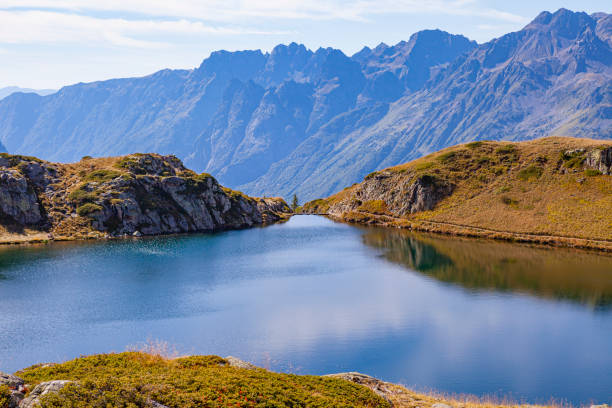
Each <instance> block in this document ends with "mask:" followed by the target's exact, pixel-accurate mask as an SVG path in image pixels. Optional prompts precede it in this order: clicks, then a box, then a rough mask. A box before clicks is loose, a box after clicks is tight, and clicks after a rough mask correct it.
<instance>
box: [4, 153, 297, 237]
mask: <svg viewBox="0 0 612 408" xmlns="http://www.w3.org/2000/svg"><path fill="white" fill-rule="evenodd" d="M290 214H291V209H290V208H289V206H288V205H287V203H285V201H284V200H283V199H281V198H254V197H249V196H247V195H245V194H242V193H240V192H238V191H234V190H231V189H228V188H225V187H223V186H221V185H220V184H219V183H218V182H217V181H216V180H215V179H214V177H212V176H211V175H209V174H204V173H203V174H196V173H195V172H193V171H191V170H189V169H187V168H185V166H183V164H182V162H181V161H180V160H178V159H177V158H176V157H174V156H161V155H157V154H133V155H128V156H122V157H114V158H100V159H94V158H89V157H85V158H83V159H82V160H81V161H80V162H78V163H72V164H61V163H50V162H45V161H43V160H39V159H37V158H34V157H26V156H19V155H8V154H1V155H0V227H1V229H2V231H1V232H0V243H28V242H29V243H35V242H47V241H66V240H78V239H100V238H106V239H109V238H118V237H127V236H134V237H140V236H145V235H162V234H177V233H189V232H206V231H220V230H227V229H241V228H249V227H253V226H258V225H266V224H271V223H274V222H278V221H282V220H285V219H287V218H288V217H289V216H290Z"/></svg>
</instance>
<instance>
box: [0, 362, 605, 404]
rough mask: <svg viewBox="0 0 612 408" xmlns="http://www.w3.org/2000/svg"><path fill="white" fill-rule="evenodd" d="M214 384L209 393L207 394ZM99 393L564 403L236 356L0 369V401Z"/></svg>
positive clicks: (61, 400) (255, 399)
mask: <svg viewBox="0 0 612 408" xmlns="http://www.w3.org/2000/svg"><path fill="white" fill-rule="evenodd" d="M142 370H147V371H149V374H150V375H148V376H147V378H148V379H147V380H146V381H144V380H141V379H140V375H141V371H142ZM108 376H114V377H115V381H112V382H111V381H109V378H107V377H108ZM211 376H214V378H215V380H212V378H213V377H211ZM177 377H180V381H179V380H177V379H176V378H177ZM205 380H206V381H209V382H210V381H212V382H214V384H210V383H209V382H206V381H205ZM147 381H148V382H147ZM182 381H185V382H188V383H189V387H187V386H185V387H184V388H183V385H184V384H183V382H182ZM279 382H280V383H282V384H283V386H282V388H278V384H277V383H279ZM238 383H239V385H237V384H238ZM128 384H129V385H128ZM194 387H195V390H194ZM210 389H212V390H213V394H212V395H209V394H210V391H211V390H210ZM196 392H197V394H198V395H200V394H201V395H204V397H199V398H198V399H199V401H197V402H196V400H195V399H194V397H195V395H193V394H194V393H196ZM281 394H291V399H290V400H289V401H283V397H284V396H285V395H281ZM102 397H103V398H104V400H105V401H106V402H107V403H125V402H128V401H129V402H132V403H136V406H144V407H151V408H170V407H172V406H189V407H191V406H199V405H197V404H198V403H200V402H204V403H205V406H225V405H223V404H224V403H230V402H231V403H232V406H233V405H234V403H235V404H236V406H240V407H242V406H244V407H247V406H260V405H259V404H261V403H264V404H272V405H269V406H281V407H284V406H291V405H286V403H290V404H293V403H296V402H297V403H305V404H307V406H310V405H308V404H313V406H355V407H358V406H363V407H366V406H367V407H371V406H376V407H391V408H416V407H421V408H454V407H457V408H459V407H461V408H493V407H496V408H504V407H538V408H539V407H559V406H564V405H565V404H560V403H556V402H554V400H551V401H552V402H550V403H547V404H544V405H540V404H526V403H517V402H514V401H511V400H507V399H503V400H502V399H499V398H493V397H482V398H480V397H476V396H471V395H461V396H449V395H445V394H441V393H437V392H435V391H434V392H428V393H423V392H416V391H413V390H410V389H408V388H407V387H405V386H403V385H399V384H394V383H390V382H386V381H383V380H380V379H377V378H374V377H371V376H369V375H365V374H361V373H358V372H344V373H337V374H327V375H296V374H286V373H276V372H273V371H270V370H267V369H264V368H261V367H257V366H255V365H253V364H251V363H248V362H245V361H243V360H240V359H238V358H236V357H232V356H228V357H225V358H221V357H218V356H181V357H175V356H164V355H161V354H159V353H158V352H156V351H146V352H143V351H129V352H124V353H108V354H99V355H92V356H81V357H78V358H76V359H74V360H70V361H67V362H64V363H57V364H56V363H47V364H37V365H34V366H31V367H28V368H25V369H23V370H20V371H18V372H16V373H15V374H14V375H11V374H4V373H1V372H0V406H2V408H30V407H34V406H38V404H41V403H43V405H44V404H45V403H51V404H52V406H64V405H65V404H67V403H68V404H79V403H81V404H83V403H85V404H90V403H92V402H94V400H95V399H96V398H102ZM209 397H210V401H208V402H210V403H211V404H212V405H210V404H208V402H207V399H208V398H209ZM234 400H236V402H234ZM96 401H98V400H96ZM137 401H140V402H142V404H139V403H138V402H137ZM177 403H178V404H181V405H176V404H177ZM219 403H220V404H219ZM166 404H168V405H166ZM194 404H196V405H194ZM206 404H208V405H206ZM215 404H217V405H215ZM329 404H332V405H329ZM347 404H348V405H347ZM71 406H72V405H71ZM75 406H76V405H75ZM79 406H80V405H79ZM262 406H263V405H262ZM265 406H268V405H265ZM591 407H602V408H603V407H607V405H599V406H594V405H591Z"/></svg>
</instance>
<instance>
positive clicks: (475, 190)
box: [301, 137, 612, 251]
mask: <svg viewBox="0 0 612 408" xmlns="http://www.w3.org/2000/svg"><path fill="white" fill-rule="evenodd" d="M611 209H612V141H605V140H604V141H601V140H590V139H577V138H568V137H546V138H541V139H536V140H533V141H528V142H493V141H476V142H471V143H467V144H462V145H458V146H454V147H450V148H447V149H444V150H441V151H439V152H436V153H433V154H430V155H428V156H425V157H423V158H420V159H417V160H414V161H411V162H409V163H406V164H402V165H399V166H395V167H390V168H387V169H384V170H380V171H376V172H373V173H371V174H369V175H368V176H366V177H365V179H364V180H363V182H361V183H358V184H355V185H353V186H350V187H348V188H345V189H344V190H342V191H341V192H339V193H337V194H334V195H332V196H330V197H328V198H326V199H318V200H314V201H310V202H308V203H306V204H305V205H304V206H303V207H302V208H301V212H303V213H308V214H325V215H328V216H330V217H331V218H333V219H337V220H342V221H346V222H351V223H359V224H374V225H382V226H393V227H401V228H409V229H414V230H420V231H428V232H438V233H447V234H454V235H464V236H474V237H488V238H494V239H503V240H510V241H517V242H532V243H537V244H552V245H562V246H570V247H579V248H591V249H600V250H605V251H612V212H611V211H610V210H611Z"/></svg>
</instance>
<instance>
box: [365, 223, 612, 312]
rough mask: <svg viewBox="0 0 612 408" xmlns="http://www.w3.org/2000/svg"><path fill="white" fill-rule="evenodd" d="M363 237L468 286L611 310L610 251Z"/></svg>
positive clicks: (390, 254) (394, 234) (396, 234)
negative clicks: (596, 251)
mask: <svg viewBox="0 0 612 408" xmlns="http://www.w3.org/2000/svg"><path fill="white" fill-rule="evenodd" d="M363 242H364V243H365V244H366V245H368V246H371V247H374V248H377V249H382V250H383V256H384V257H385V258H386V259H387V260H389V261H391V262H394V263H397V264H401V265H404V266H407V267H408V268H410V269H413V270H415V271H417V272H419V273H422V274H424V275H427V276H430V277H432V278H435V279H437V280H439V281H442V282H448V283H452V284H457V285H461V286H463V287H464V288H467V289H469V290H478V291H480V290H488V291H500V292H518V293H526V294H530V295H534V296H538V297H541V298H550V299H559V300H569V301H574V302H578V303H581V304H585V305H589V306H590V307H592V308H593V309H594V310H597V311H606V312H608V311H610V310H612V256H609V255H607V254H598V253H593V252H584V251H576V250H570V249H564V248H538V247H533V246H528V245H520V244H515V243H506V242H493V241H485V240H476V239H463V238H457V237H444V236H432V235H429V234H421V233H414V232H409V231H405V230H397V231H389V230H388V229H387V230H382V229H379V228H374V229H370V228H367V229H365V231H364V235H363Z"/></svg>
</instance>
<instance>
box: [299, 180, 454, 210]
mask: <svg viewBox="0 0 612 408" xmlns="http://www.w3.org/2000/svg"><path fill="white" fill-rule="evenodd" d="M453 187H454V186H453V184H452V183H450V182H448V181H446V180H441V179H436V178H434V177H431V176H429V175H416V174H412V175H409V176H407V175H406V174H404V173H398V172H392V171H385V170H383V171H379V172H375V173H372V174H370V175H369V176H367V177H366V178H365V180H364V181H363V182H362V183H360V184H357V185H355V186H353V187H352V188H351V193H350V194H346V195H345V194H342V193H339V194H338V197H341V198H340V199H339V200H333V201H331V202H330V204H329V205H325V206H320V207H317V206H316V203H317V200H315V201H314V202H313V204H315V207H311V206H309V205H307V206H306V208H307V209H308V210H307V211H309V212H314V213H317V212H321V213H325V214H331V215H335V216H342V214H345V213H350V212H353V211H364V212H368V213H372V214H379V215H384V214H394V215H395V216H408V215H410V214H414V213H417V212H421V211H428V210H432V209H433V208H434V207H435V206H436V204H437V203H438V202H439V201H440V200H442V199H444V198H445V197H447V196H449V195H450V194H451V193H452V192H453Z"/></svg>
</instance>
